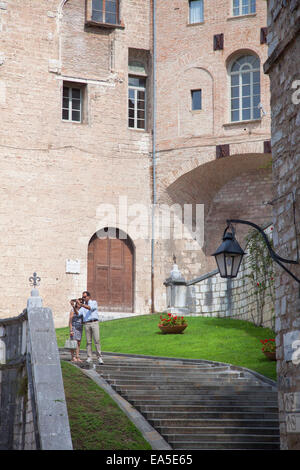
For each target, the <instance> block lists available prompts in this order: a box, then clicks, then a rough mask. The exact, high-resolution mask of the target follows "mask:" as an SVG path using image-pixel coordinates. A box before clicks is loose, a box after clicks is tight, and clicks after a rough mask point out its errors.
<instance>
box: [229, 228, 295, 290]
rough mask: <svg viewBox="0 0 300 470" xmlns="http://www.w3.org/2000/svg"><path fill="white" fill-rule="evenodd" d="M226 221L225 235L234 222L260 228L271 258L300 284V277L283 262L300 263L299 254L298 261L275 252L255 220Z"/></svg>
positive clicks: (259, 229)
mask: <svg viewBox="0 0 300 470" xmlns="http://www.w3.org/2000/svg"><path fill="white" fill-rule="evenodd" d="M226 223H227V227H226V229H225V231H224V235H225V233H226V231H227V230H228V229H229V227H232V224H244V225H250V227H253V228H255V229H256V230H258V231H259V232H260V234H261V235H262V237H263V239H264V241H265V242H266V245H267V247H268V250H269V253H270V256H271V258H272V259H273V260H274V261H275V262H276V263H277V264H279V266H281V267H282V268H283V269H284V270H285V271H286V272H287V273H288V274H289V275H290V276H292V278H294V279H295V281H297V282H299V284H300V279H298V278H297V277H296V276H295V275H294V274H293V273H292V272H291V271H290V270H289V269H287V267H286V266H284V265H283V264H282V263H289V264H299V258H298V255H297V260H296V261H295V260H290V259H285V258H282V257H281V256H279V255H277V253H275V251H274V250H273V248H272V246H271V244H270V242H269V239H268V237H267V235H266V234H265V232H264V231H263V229H262V228H261V227H259V225H256V224H254V223H253V222H249V221H248V220H241V219H228V220H227V221H226Z"/></svg>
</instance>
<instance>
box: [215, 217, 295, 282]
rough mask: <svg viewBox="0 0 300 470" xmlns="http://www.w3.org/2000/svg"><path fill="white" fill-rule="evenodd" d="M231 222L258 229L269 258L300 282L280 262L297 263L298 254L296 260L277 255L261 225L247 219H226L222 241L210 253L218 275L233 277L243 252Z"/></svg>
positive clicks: (236, 272)
mask: <svg viewBox="0 0 300 470" xmlns="http://www.w3.org/2000/svg"><path fill="white" fill-rule="evenodd" d="M232 224H244V225H250V226H251V227H253V228H255V229H256V230H258V231H259V232H260V233H261V235H262V237H263V239H264V241H265V242H266V245H267V248H268V250H269V253H270V256H271V258H272V259H273V260H274V261H275V262H276V263H277V264H279V266H281V267H282V268H283V269H284V270H285V271H286V272H287V273H288V274H289V275H290V276H292V278H293V279H294V280H295V281H297V282H298V283H299V284H300V279H298V278H297V277H296V276H295V275H294V274H293V273H292V272H291V271H290V270H289V269H288V268H287V267H286V266H284V265H283V264H282V263H288V264H299V255H298V253H297V260H296V261H294V260H289V259H285V258H281V256H279V255H277V254H276V253H275V251H274V250H273V248H272V246H271V244H270V242H269V240H268V237H267V236H266V234H265V232H264V231H263V229H262V228H261V227H259V226H258V225H256V224H254V223H253V222H249V221H248V220H241V219H228V220H227V227H226V229H225V231H224V234H223V242H222V244H221V245H220V246H219V248H218V249H217V251H216V252H215V253H214V254H213V255H212V256H214V257H215V258H216V262H217V265H218V268H219V272H220V276H221V277H225V278H234V277H236V276H237V274H238V270H239V267H240V265H241V262H242V259H243V256H244V254H245V252H244V251H243V250H242V248H241V247H240V245H239V244H238V242H237V241H236V239H235V231H234V228H233V227H232ZM229 228H231V230H232V232H228V230H229Z"/></svg>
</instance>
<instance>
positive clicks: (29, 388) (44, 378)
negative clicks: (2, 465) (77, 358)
mask: <svg viewBox="0 0 300 470" xmlns="http://www.w3.org/2000/svg"><path fill="white" fill-rule="evenodd" d="M34 291H35V294H34V297H33V298H31V299H29V301H28V305H27V309H26V310H24V312H23V313H22V314H21V315H19V316H18V317H15V318H9V319H2V320H0V450H71V449H72V441H71V435H70V427H69V421H68V414H67V407H66V402H65V395H64V387H63V381H62V374H61V368H60V359H59V353H58V348H57V343H56V335H55V330H54V324H53V318H52V313H51V310H49V309H47V308H42V307H41V299H40V298H39V297H38V295H37V292H36V290H35V289H34ZM34 291H33V292H34Z"/></svg>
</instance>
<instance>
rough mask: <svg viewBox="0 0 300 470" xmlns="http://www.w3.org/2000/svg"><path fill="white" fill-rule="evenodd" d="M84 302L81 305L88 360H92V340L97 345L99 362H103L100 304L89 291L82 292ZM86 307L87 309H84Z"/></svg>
mask: <svg viewBox="0 0 300 470" xmlns="http://www.w3.org/2000/svg"><path fill="white" fill-rule="evenodd" d="M82 299H83V303H82V304H81V305H80V307H81V308H80V310H81V309H82V310H81V311H82V312H83V314H84V315H83V324H84V328H85V336H86V346H87V356H88V357H87V362H92V341H93V338H94V343H95V346H96V352H97V356H98V362H99V364H103V359H102V356H101V349H100V332H99V314H98V304H97V301H96V300H92V299H91V294H90V293H89V292H88V291H84V292H83V293H82ZM83 309H85V311H84V310H83Z"/></svg>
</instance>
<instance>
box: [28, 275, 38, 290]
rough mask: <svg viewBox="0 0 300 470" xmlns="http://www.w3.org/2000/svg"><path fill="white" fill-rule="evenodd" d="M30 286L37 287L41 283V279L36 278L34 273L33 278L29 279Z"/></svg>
mask: <svg viewBox="0 0 300 470" xmlns="http://www.w3.org/2000/svg"><path fill="white" fill-rule="evenodd" d="M29 282H30V285H31V286H33V287H37V286H38V285H39V283H40V282H41V278H40V277H38V276H37V274H36V273H33V276H31V277H30V278H29Z"/></svg>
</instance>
